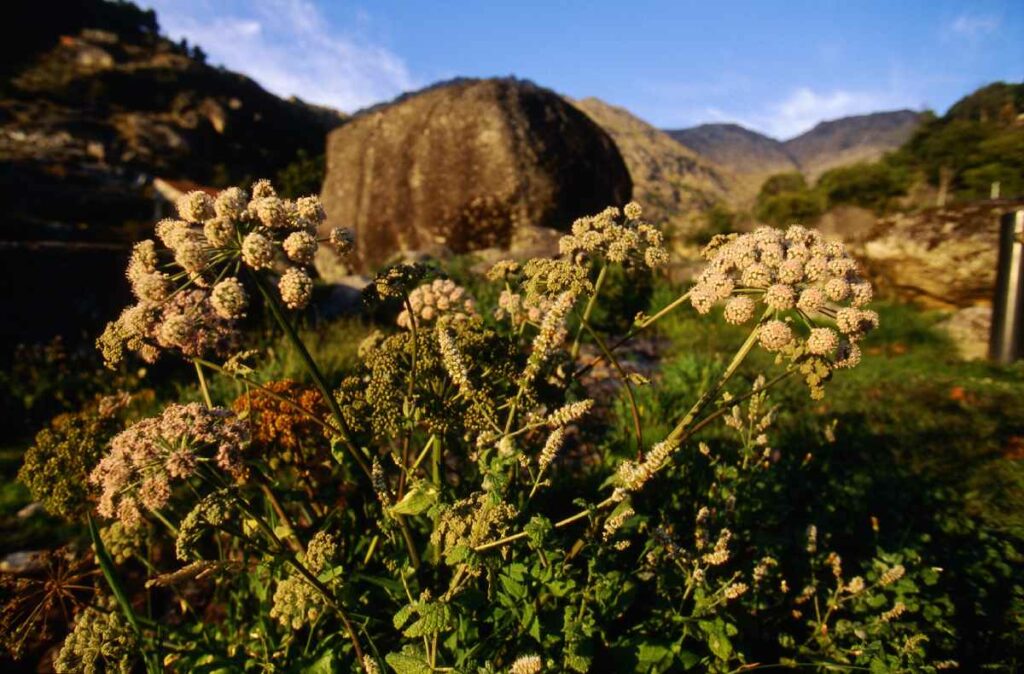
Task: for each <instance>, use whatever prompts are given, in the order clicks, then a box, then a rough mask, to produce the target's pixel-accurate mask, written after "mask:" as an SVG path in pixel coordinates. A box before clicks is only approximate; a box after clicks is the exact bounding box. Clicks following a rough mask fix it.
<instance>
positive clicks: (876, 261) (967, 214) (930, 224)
mask: <svg viewBox="0 0 1024 674" xmlns="http://www.w3.org/2000/svg"><path fill="white" fill-rule="evenodd" d="M1022 206H1024V202H1020V201H1017V202H1013V201H989V202H977V203H973V204H968V205H961V206H952V207H949V208H942V209H928V210H924V211H921V212H918V213H901V214H897V215H892V216H889V217H886V218H882V219H880V220H879V221H878V223H877V224H876V225H875V227H874V229H873V230H872V231H871V232H870V233H869V234H868V235H867V236H866V237H865V239H864V242H863V244H862V257H863V259H864V261H865V263H866V265H867V267H868V270H869V273H870V275H871V276H872V277H873V278H874V280H875V282H876V284H878V285H879V287H880V289H882V290H883V291H886V292H888V293H889V294H891V295H895V296H897V297H899V298H901V299H905V300H911V301H914V302H917V303H918V304H921V305H923V306H927V307H932V308H941V309H955V308H959V307H967V306H972V305H977V304H986V303H989V302H991V301H992V295H993V292H994V290H995V279H996V260H997V257H998V246H999V242H998V240H999V235H998V232H999V218H1000V216H1001V215H1002V214H1003V213H1006V212H1007V211H1009V210H1011V209H1014V208H1021V207H1022Z"/></svg>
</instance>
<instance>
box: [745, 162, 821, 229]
mask: <svg viewBox="0 0 1024 674" xmlns="http://www.w3.org/2000/svg"><path fill="white" fill-rule="evenodd" d="M824 210H825V202H824V199H822V197H821V195H820V194H819V193H818V192H816V191H815V190H812V189H810V188H809V187H808V186H807V181H806V180H805V179H804V176H803V174H801V173H798V172H796V171H790V172H787V173H778V174H775V175H773V176H770V177H769V178H768V179H767V180H765V181H764V184H763V185H762V186H761V191H760V192H759V193H758V195H757V202H756V204H755V206H754V215H755V216H756V217H757V219H758V220H759V221H761V222H764V223H767V224H769V225H779V226H782V225H788V224H792V223H794V222H810V221H812V220H816V219H817V218H818V216H820V215H821V214H822V213H823V212H824Z"/></svg>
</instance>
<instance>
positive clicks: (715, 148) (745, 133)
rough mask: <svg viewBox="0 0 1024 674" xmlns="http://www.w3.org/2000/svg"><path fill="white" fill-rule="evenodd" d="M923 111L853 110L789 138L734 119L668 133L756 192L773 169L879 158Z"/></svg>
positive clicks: (822, 167)
mask: <svg viewBox="0 0 1024 674" xmlns="http://www.w3.org/2000/svg"><path fill="white" fill-rule="evenodd" d="M921 116H922V113H919V112H914V111H913V110H893V111H888V112H875V113H870V114H866V115H852V116H849V117H843V118H841V119H833V120H827V121H823V122H819V123H818V124H817V125H815V127H814V128H813V129H811V130H810V131H807V132H805V133H802V134H800V135H799V136H796V137H795V138H791V139H789V140H787V141H780V140H777V139H775V138H772V137H770V136H767V135H765V134H763V133H759V132H757V131H754V130H751V129H748V128H746V127H744V126H741V125H740V124H736V123H731V122H726V123H712V124H701V125H699V126H694V127H691V128H688V129H677V130H669V131H666V133H667V134H668V135H669V136H671V137H672V138H674V139H675V140H676V141H678V142H679V143H681V144H682V145H684V146H685V147H687V148H689V149H691V150H693V151H694V152H696V153H697V154H699V155H701V156H703V157H706V158H707V159H710V160H711V161H713V162H715V163H716V164H719V165H721V166H723V167H725V168H727V169H729V170H731V171H733V172H734V173H736V174H737V175H738V176H743V177H746V183H747V188H748V189H747V190H745V191H746V192H748V193H749V192H750V189H753V190H754V192H755V193H756V190H757V189H758V188H759V187H760V182H761V181H762V180H763V179H764V178H767V177H768V176H769V175H772V174H773V173H782V172H786V171H800V172H802V173H804V174H806V175H807V176H808V178H810V179H814V178H816V177H817V176H818V175H820V174H821V173H823V172H824V171H827V170H828V169H830V168H833V167H835V166H839V165H842V164H850V163H854V162H858V161H873V160H875V159H878V158H879V157H880V156H882V155H883V154H884V153H886V152H889V151H891V150H895V149H896V148H898V147H899V146H900V145H902V144H903V143H904V142H905V141H906V140H907V139H908V138H910V136H911V134H913V132H914V130H915V129H916V128H917V127H918V125H919V124H920V122H921ZM747 196H748V197H750V196H752V194H747Z"/></svg>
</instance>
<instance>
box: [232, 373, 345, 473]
mask: <svg viewBox="0 0 1024 674" xmlns="http://www.w3.org/2000/svg"><path fill="white" fill-rule="evenodd" d="M231 409H232V410H233V411H234V412H235V414H236V415H238V417H239V418H240V419H244V420H245V421H246V423H247V425H248V427H249V434H250V441H251V443H252V447H253V449H254V450H256V451H258V452H259V453H260V454H262V455H263V456H267V457H270V460H271V461H276V460H283V461H294V460H296V459H298V457H299V456H301V455H303V454H313V453H314V450H315V449H316V448H317V447H318V446H320V445H322V444H323V443H324V442H325V439H324V430H323V428H322V427H321V426H320V425H319V424H317V423H316V422H315V421H314V420H313V419H317V418H320V419H322V418H324V417H326V416H327V405H326V404H325V403H324V399H323V396H322V395H321V394H320V392H319V391H317V390H316V389H314V388H313V387H311V386H308V385H305V384H300V383H299V382H296V381H292V380H289V379H282V380H277V381H270V382H267V383H266V384H264V385H263V386H262V387H261V388H258V389H253V390H250V391H247V392H246V393H243V394H242V395H240V396H239V397H238V398H236V399H235V401H234V402H233V403H231ZM311 415H312V416H311Z"/></svg>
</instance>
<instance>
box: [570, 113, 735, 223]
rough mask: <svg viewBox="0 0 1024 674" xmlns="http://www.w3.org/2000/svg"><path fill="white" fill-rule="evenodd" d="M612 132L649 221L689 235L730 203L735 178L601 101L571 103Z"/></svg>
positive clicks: (636, 197)
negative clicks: (710, 210) (722, 203)
mask: <svg viewBox="0 0 1024 674" xmlns="http://www.w3.org/2000/svg"><path fill="white" fill-rule="evenodd" d="M572 103H573V105H575V106H576V107H577V108H579V109H580V110H582V111H583V112H585V113H586V114H587V115H588V116H589V117H590V118H591V119H592V120H594V121H595V122H597V124H598V125H599V126H600V127H601V128H602V129H604V130H605V131H606V132H608V135H610V136H611V137H612V139H613V140H614V141H615V144H616V145H617V146H618V148H619V152H620V153H622V158H623V159H624V160H625V161H626V166H627V168H629V174H630V177H631V178H632V179H633V198H634V199H636V200H637V201H639V202H640V203H641V204H643V206H644V211H645V214H646V217H648V218H650V219H651V220H653V221H655V222H658V223H664V224H666V225H668V226H669V227H670V228H671V229H672V231H673V232H674V233H675V234H678V235H682V236H686V235H688V234H691V233H693V232H694V231H695V230H696V229H697V228H699V227H700V226H702V225H703V222H702V217H701V216H702V214H703V213H704V212H705V211H706V210H707V209H708V208H709V207H711V206H713V205H714V204H715V203H718V202H720V201H728V198H729V195H728V190H729V187H730V186H731V185H732V184H734V181H735V177H734V176H732V175H730V174H729V172H728V171H726V170H725V169H722V168H721V167H719V166H716V165H715V164H713V163H711V162H710V161H708V160H707V159H705V158H704V157H701V156H700V155H698V154H697V153H696V152H693V151H692V150H690V149H689V148H687V147H685V146H683V145H680V144H679V143H678V142H676V141H675V140H673V139H672V138H671V137H670V136H669V135H668V134H666V133H665V132H664V131H660V130H658V129H656V128H654V127H653V126H651V125H650V124H648V123H646V122H644V121H643V120H641V119H639V118H638V117H635V116H634V115H633V114H632V113H630V112H629V111H628V110H626V109H624V108H619V107H616V106H613V105H609V104H608V103H605V102H604V101H602V100H600V99H597V98H584V99H582V100H578V101H572Z"/></svg>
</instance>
